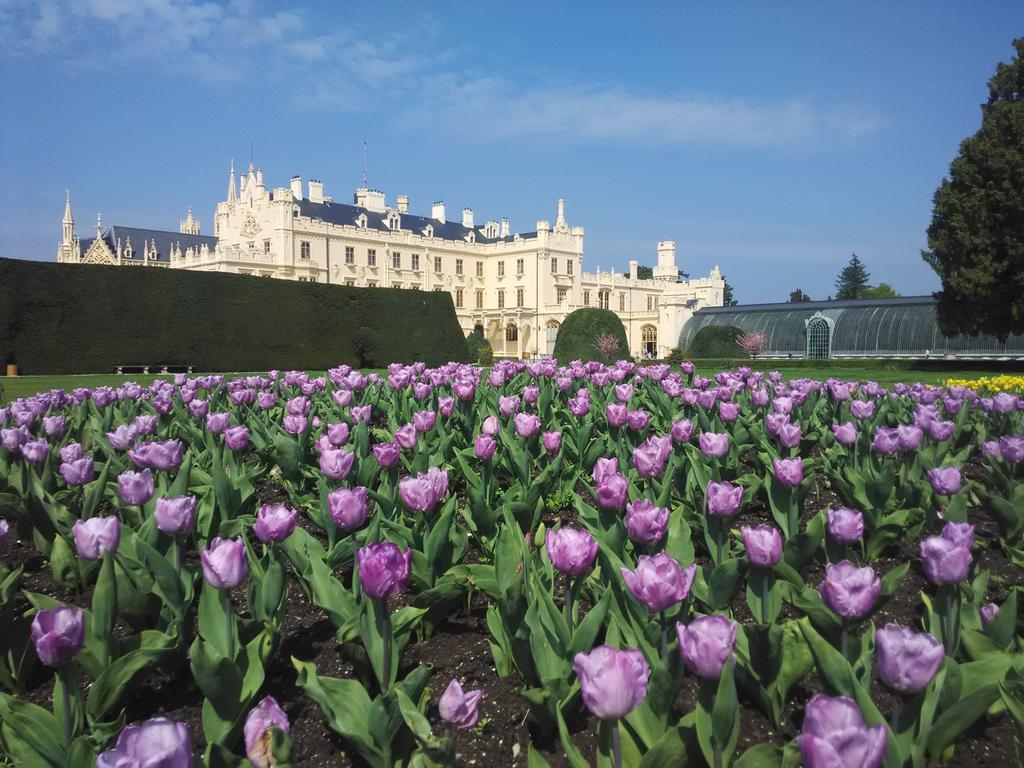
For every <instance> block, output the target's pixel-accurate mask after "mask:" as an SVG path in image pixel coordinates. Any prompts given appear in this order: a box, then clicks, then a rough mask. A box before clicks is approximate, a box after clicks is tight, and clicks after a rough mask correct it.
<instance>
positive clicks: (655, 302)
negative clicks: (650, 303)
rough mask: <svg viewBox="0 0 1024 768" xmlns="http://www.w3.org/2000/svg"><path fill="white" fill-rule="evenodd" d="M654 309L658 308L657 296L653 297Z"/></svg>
mask: <svg viewBox="0 0 1024 768" xmlns="http://www.w3.org/2000/svg"><path fill="white" fill-rule="evenodd" d="M654 308H655V309H657V308H658V297H657V296H655V297H654Z"/></svg>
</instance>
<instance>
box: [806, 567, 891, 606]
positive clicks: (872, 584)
mask: <svg viewBox="0 0 1024 768" xmlns="http://www.w3.org/2000/svg"><path fill="white" fill-rule="evenodd" d="M818 591H819V592H821V597H822V599H823V600H824V601H825V605H827V606H828V607H829V608H831V609H832V611H834V612H835V613H837V614H839V615H840V616H842V617H843V618H844V619H863V618H864V617H865V616H867V615H868V614H869V613H871V609H872V608H874V607H875V603H876V602H877V601H878V597H879V595H881V594H882V580H881V579H879V578H878V576H877V575H876V574H875V571H874V569H872V568H871V566H869V565H866V566H864V567H863V568H858V567H857V566H856V565H854V564H853V563H851V562H850V561H849V560H843V561H842V562H840V563H832V564H830V565H827V566H825V580H824V581H822V582H821V586H820V587H819V588H818Z"/></svg>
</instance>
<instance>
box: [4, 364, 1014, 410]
mask: <svg viewBox="0 0 1024 768" xmlns="http://www.w3.org/2000/svg"><path fill="white" fill-rule="evenodd" d="M786 363H787V361H785V360H766V361H755V362H753V363H746V364H747V365H750V367H751V368H753V369H754V370H758V371H766V372H767V371H780V372H781V373H782V375H783V377H784V378H786V379H798V378H808V379H818V380H825V379H827V378H830V377H832V376H835V377H836V378H841V379H854V380H859V381H868V380H871V381H877V382H878V383H879V384H882V385H884V386H888V385H891V384H894V383H895V382H898V381H903V382H907V383H911V382H915V381H922V382H925V383H928V384H944V383H945V382H946V379H949V378H964V379H979V378H981V377H982V376H998V375H1000V374H1001V373H1005V372H1006V371H1005V370H1004V371H974V370H966V371H965V370H956V369H954V368H953V367H950V369H948V370H905V369H899V368H894V367H889V366H887V365H885V364H884V363H880V364H878V365H867V364H865V365H861V366H852V365H846V364H844V365H842V366H841V367H840V366H836V367H829V366H826V365H822V366H820V367H811V366H807V365H786ZM738 364H739V363H738V362H737V361H712V360H705V361H701V362H699V363H698V364H697V373H698V374H699V375H701V376H713V375H714V374H716V373H720V372H721V371H727V370H732V369H733V368H735V367H736V365H738ZM377 372H378V373H381V374H383V373H384V372H383V371H382V370H378V371H377ZM310 373H312V374H314V375H321V374H323V373H324V372H323V371H311V372H310ZM193 375H199V374H193ZM224 375H225V376H227V377H232V376H242V375H245V374H244V373H225V374H224ZM172 378H173V374H163V375H160V374H152V373H150V374H145V375H144V374H141V373H132V374H123V375H118V374H113V373H111V374H106V373H97V374H81V375H77V376H0V387H2V388H3V396H2V397H0V402H5V401H6V402H10V401H11V400H16V399H17V398H19V397H25V396H27V395H33V394H35V393H36V392H45V391H47V390H50V389H67V390H71V389H74V388H75V387H89V388H90V389H92V388H94V387H101V386H112V387H113V386H118V385H119V384H123V383H124V382H126V381H135V382H138V383H140V384H143V385H148V384H149V383H150V382H152V381H153V379H167V380H170V379H172Z"/></svg>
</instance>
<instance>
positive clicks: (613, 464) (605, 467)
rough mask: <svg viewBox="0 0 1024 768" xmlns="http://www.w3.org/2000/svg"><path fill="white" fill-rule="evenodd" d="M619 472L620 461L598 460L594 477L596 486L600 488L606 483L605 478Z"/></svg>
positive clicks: (593, 473)
mask: <svg viewBox="0 0 1024 768" xmlns="http://www.w3.org/2000/svg"><path fill="white" fill-rule="evenodd" d="M618 471H619V460H618V459H598V460H597V462H596V463H595V464H594V471H593V472H592V476H593V478H594V485H595V486H598V485H600V484H601V483H603V482H604V480H605V478H607V477H610V476H611V475H614V474H616V473H617V472H618Z"/></svg>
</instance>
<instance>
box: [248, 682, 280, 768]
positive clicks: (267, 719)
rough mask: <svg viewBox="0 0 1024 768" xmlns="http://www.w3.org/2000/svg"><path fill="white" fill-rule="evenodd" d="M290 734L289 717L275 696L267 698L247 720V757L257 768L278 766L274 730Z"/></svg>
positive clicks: (250, 713)
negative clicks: (274, 751)
mask: <svg viewBox="0 0 1024 768" xmlns="http://www.w3.org/2000/svg"><path fill="white" fill-rule="evenodd" d="M274 728H277V729H278V730H279V731H283V732H284V733H288V731H289V730H290V725H289V723H288V715H286V714H285V713H284V710H282V709H281V707H280V706H279V705H278V703H277V699H275V698H274V697H273V696H265V697H264V698H263V700H262V701H261V702H260V703H259V704H257V705H256V706H255V707H253V708H252V709H251V710H250V711H249V714H248V715H247V716H246V718H245V725H244V726H243V728H242V734H243V735H244V737H245V755H246V757H248V758H249V761H250V762H251V763H252V764H253V765H254V766H255V767H256V768H270V766H274V765H277V763H276V762H274V754H273V729H274Z"/></svg>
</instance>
